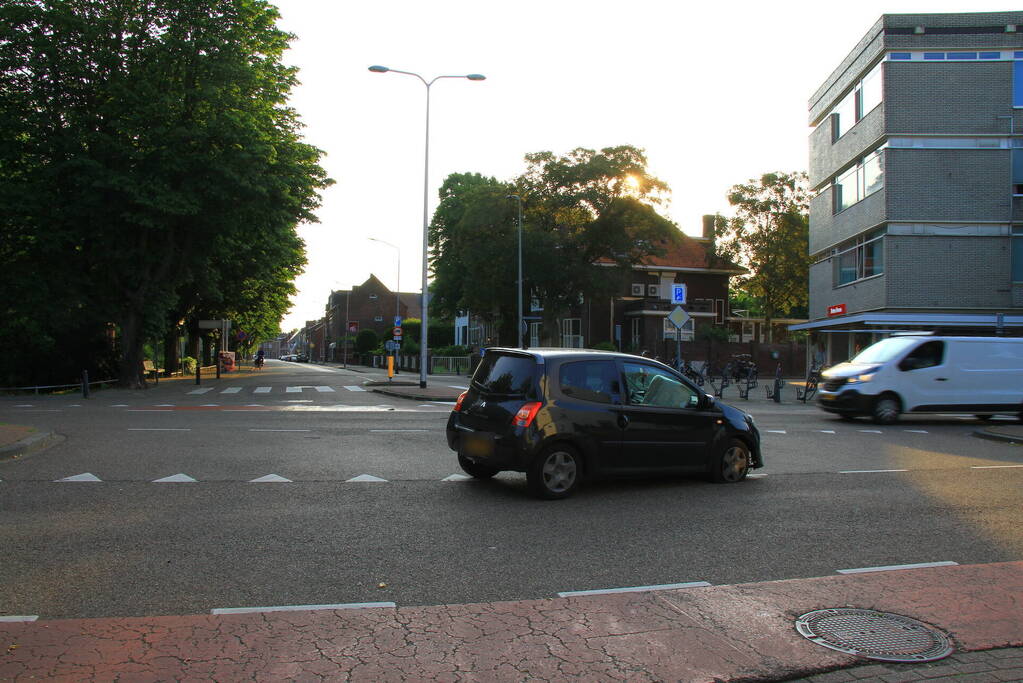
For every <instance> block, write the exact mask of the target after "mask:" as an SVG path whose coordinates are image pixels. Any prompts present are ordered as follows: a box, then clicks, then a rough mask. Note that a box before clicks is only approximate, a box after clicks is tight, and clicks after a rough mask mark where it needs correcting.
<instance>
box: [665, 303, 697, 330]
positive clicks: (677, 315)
mask: <svg viewBox="0 0 1023 683" xmlns="http://www.w3.org/2000/svg"><path fill="white" fill-rule="evenodd" d="M691 319H692V318H691V317H690V315H689V314H688V313H686V310H685V309H684V308H682V307H681V306H676V307H675V309H674V310H673V311H672V312H671V313H669V314H668V321H669V322H670V323H671V324H672V325H674V326H675V327H676V328H677V329H680V330H681V329H682V326H683V325H685V324H686V323H687V322H689V321H690V320H691Z"/></svg>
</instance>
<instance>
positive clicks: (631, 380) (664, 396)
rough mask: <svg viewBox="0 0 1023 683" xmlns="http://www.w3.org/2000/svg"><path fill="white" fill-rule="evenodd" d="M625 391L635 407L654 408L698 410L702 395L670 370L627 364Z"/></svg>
mask: <svg viewBox="0 0 1023 683" xmlns="http://www.w3.org/2000/svg"><path fill="white" fill-rule="evenodd" d="M623 365H624V368H625V388H626V392H627V399H628V402H629V403H630V404H632V405H641V406H650V407H653V408H695V407H696V406H698V405H699V403H700V396H699V393H698V392H697V391H696V390H695V389H693V388H692V387H690V386H689V385H688V384H686V383H684V382H683V381H682V380H680V379H679V378H678V377H676V376H675V375H673V374H671V373H670V372H668V371H667V370H663V369H661V368H656V367H654V366H652V365H646V364H644V363H632V362H628V361H626V362H625V363H624V364H623Z"/></svg>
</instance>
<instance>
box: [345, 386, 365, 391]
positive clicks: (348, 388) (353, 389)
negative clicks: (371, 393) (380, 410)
mask: <svg viewBox="0 0 1023 683" xmlns="http://www.w3.org/2000/svg"><path fill="white" fill-rule="evenodd" d="M345 389H347V390H348V391H366V390H365V389H363V388H362V387H353V386H346V387H345Z"/></svg>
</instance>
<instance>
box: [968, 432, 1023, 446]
mask: <svg viewBox="0 0 1023 683" xmlns="http://www.w3.org/2000/svg"><path fill="white" fill-rule="evenodd" d="M973 435H974V436H975V437H977V438H978V439H987V440H988V441H1001V442H1003V443H1019V444H1023V436H1009V435H1008V434H998V433H997V432H991V431H988V430H986V429H977V430H974V432H973Z"/></svg>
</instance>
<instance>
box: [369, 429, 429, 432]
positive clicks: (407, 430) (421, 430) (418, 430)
mask: <svg viewBox="0 0 1023 683" xmlns="http://www.w3.org/2000/svg"><path fill="white" fill-rule="evenodd" d="M369 431H371V432H428V431H430V430H429V429H371V430H369Z"/></svg>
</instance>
